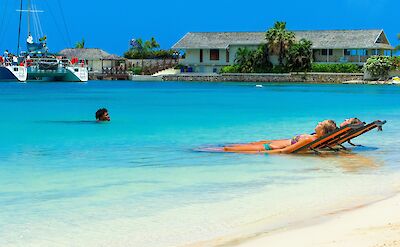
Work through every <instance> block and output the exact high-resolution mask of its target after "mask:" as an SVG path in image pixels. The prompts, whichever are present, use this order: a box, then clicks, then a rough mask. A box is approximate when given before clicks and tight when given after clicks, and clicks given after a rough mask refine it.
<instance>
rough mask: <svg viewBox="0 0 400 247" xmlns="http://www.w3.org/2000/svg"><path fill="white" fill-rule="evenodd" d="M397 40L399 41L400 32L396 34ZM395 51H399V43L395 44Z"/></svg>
mask: <svg viewBox="0 0 400 247" xmlns="http://www.w3.org/2000/svg"><path fill="white" fill-rule="evenodd" d="M397 40H398V41H400V33H398V34H397ZM395 49H396V51H400V44H398V45H397V46H396V48H395Z"/></svg>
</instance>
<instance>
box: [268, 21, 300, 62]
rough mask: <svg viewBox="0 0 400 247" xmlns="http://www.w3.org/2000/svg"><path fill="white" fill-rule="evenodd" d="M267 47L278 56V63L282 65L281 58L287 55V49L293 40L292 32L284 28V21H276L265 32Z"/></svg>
mask: <svg viewBox="0 0 400 247" xmlns="http://www.w3.org/2000/svg"><path fill="white" fill-rule="evenodd" d="M265 38H266V39H267V44H268V48H269V49H270V50H271V51H272V53H274V54H277V55H278V56H279V65H281V66H283V65H284V63H283V60H284V59H285V57H286V55H287V51H288V49H289V48H290V46H292V44H293V43H294V42H295V40H296V39H295V34H294V32H290V31H288V30H287V29H286V22H283V21H277V22H275V24H274V26H273V27H272V28H270V29H269V30H268V31H267V32H266V33H265Z"/></svg>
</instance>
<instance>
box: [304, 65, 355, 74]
mask: <svg viewBox="0 0 400 247" xmlns="http://www.w3.org/2000/svg"><path fill="white" fill-rule="evenodd" d="M311 71H312V72H326V73H362V67H361V66H359V65H357V64H351V63H331V64H321V63H313V64H312V68H311Z"/></svg>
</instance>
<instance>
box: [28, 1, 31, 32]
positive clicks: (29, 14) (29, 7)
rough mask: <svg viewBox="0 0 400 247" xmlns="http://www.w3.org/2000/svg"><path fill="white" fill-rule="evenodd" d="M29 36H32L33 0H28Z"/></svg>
mask: <svg viewBox="0 0 400 247" xmlns="http://www.w3.org/2000/svg"><path fill="white" fill-rule="evenodd" d="M28 35H31V0H28Z"/></svg>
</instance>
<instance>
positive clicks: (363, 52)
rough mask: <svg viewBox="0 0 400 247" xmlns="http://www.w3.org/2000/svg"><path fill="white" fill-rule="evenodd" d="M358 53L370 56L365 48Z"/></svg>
mask: <svg viewBox="0 0 400 247" xmlns="http://www.w3.org/2000/svg"><path fill="white" fill-rule="evenodd" d="M358 51H359V52H358V55H360V56H368V52H367V50H365V49H361V50H358Z"/></svg>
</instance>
